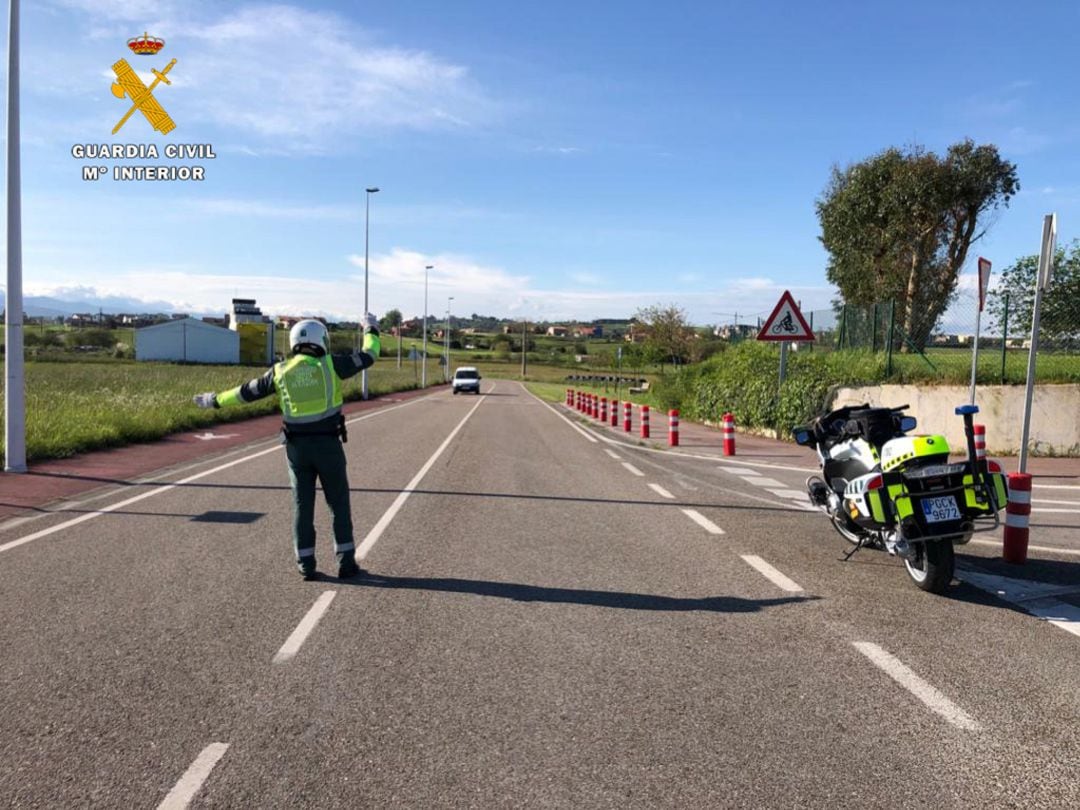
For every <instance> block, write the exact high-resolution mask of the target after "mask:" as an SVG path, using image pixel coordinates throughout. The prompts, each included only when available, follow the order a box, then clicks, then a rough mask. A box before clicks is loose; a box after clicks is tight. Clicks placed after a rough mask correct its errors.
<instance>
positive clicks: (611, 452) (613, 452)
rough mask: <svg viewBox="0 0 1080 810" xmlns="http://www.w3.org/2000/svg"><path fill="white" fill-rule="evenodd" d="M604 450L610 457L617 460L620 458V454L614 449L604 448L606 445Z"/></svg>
mask: <svg viewBox="0 0 1080 810" xmlns="http://www.w3.org/2000/svg"><path fill="white" fill-rule="evenodd" d="M604 452H605V453H607V454H608V455H609V456H611V457H612V458H613V459H615V460H616V461H619V460H620V459H621V458H622V456H620V455H619V454H618V453H616V452H615V451H614V450H609V449H608V448H606V447H605V448H604Z"/></svg>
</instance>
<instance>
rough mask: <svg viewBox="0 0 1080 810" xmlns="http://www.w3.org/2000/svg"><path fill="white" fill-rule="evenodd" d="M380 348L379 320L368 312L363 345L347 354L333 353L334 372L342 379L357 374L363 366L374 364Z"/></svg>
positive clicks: (368, 366)
mask: <svg viewBox="0 0 1080 810" xmlns="http://www.w3.org/2000/svg"><path fill="white" fill-rule="evenodd" d="M381 349H382V341H381V340H380V339H379V322H378V321H377V320H376V319H375V316H374V315H372V314H371V313H370V312H369V313H368V314H367V316H366V317H365V318H364V347H363V348H362V349H360V350H359V351H352V352H349V353H348V354H335V355H333V357H332V358H331V359H332V360H333V362H334V373H335V374H337V375H338V377H340V378H341V379H343V380H347V379H349V377H352V376H355V375H356V374H359V373H360V372H361V371H363V370H364V369H365V368H370V367H371V366H373V365H374V364H375V361H376V360H377V359H378V357H379V352H380V350H381Z"/></svg>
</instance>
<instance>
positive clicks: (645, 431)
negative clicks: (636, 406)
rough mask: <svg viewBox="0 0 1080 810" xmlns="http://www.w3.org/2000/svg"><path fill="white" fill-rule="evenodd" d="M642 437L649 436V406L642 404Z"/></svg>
mask: <svg viewBox="0 0 1080 810" xmlns="http://www.w3.org/2000/svg"><path fill="white" fill-rule="evenodd" d="M641 438H643V439H647V438H649V406H648V405H642V406H641Z"/></svg>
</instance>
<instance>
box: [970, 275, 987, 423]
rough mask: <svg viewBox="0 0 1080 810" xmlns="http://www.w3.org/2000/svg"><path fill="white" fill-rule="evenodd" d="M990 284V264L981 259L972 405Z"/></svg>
mask: <svg viewBox="0 0 1080 810" xmlns="http://www.w3.org/2000/svg"><path fill="white" fill-rule="evenodd" d="M989 283H990V262H989V261H987V260H986V259H984V258H983V257H982V256H980V257H979V309H978V310H977V311H976V312H975V343H974V344H973V345H972V347H971V404H972V405H974V404H975V369H976V368H978V365H979V327H980V325H981V324H980V321H981V320H982V311H983V306H985V304H986V290H987V288H988V286H989Z"/></svg>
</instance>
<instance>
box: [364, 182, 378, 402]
mask: <svg viewBox="0 0 1080 810" xmlns="http://www.w3.org/2000/svg"><path fill="white" fill-rule="evenodd" d="M378 190H379V189H378V188H377V187H372V188H368V189H364V191H365V192H366V195H365V196H364V318H367V314H368V312H369V311H370V310H369V308H368V237H369V235H370V234H369V224H370V219H371V216H370V214H371V195H372V194H374V193H375V192H377V191H378ZM361 329H363V327H361ZM360 398H361V399H367V398H368V379H367V369H366V368H365V369H364V370H363V371H361V372H360Z"/></svg>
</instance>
